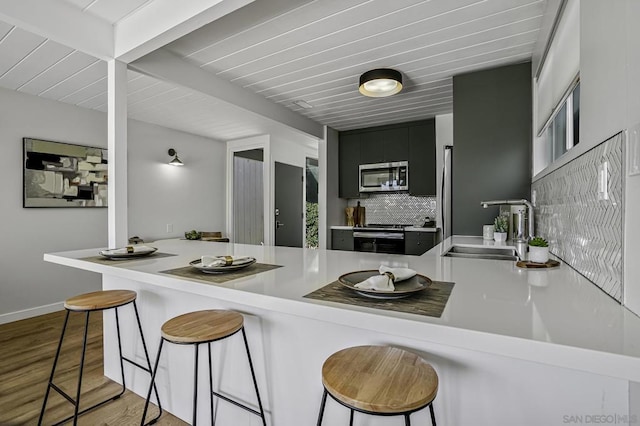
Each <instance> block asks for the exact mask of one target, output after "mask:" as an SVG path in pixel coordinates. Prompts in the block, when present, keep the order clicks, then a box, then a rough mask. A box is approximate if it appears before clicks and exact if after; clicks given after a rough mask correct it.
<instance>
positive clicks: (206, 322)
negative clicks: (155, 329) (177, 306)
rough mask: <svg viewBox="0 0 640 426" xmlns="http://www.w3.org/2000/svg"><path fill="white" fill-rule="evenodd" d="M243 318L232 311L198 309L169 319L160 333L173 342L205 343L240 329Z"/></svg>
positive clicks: (222, 337) (227, 335)
mask: <svg viewBox="0 0 640 426" xmlns="http://www.w3.org/2000/svg"><path fill="white" fill-rule="evenodd" d="M243 324H244V318H243V317H242V315H240V314H239V313H237V312H233V311H216V310H212V311H198V312H190V313H187V314H184V315H180V316H177V317H175V318H172V319H170V320H169V321H167V322H165V323H164V324H163V325H162V329H161V334H162V337H163V338H164V339H165V340H168V341H170V342H173V343H178V344H180V343H184V344H194V343H206V342H213V341H215V340H220V339H224V338H225V337H229V336H231V335H232V334H235V333H237V332H238V331H240V329H241V328H242V326H243Z"/></svg>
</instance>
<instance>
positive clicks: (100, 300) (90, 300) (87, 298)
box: [64, 290, 138, 312]
mask: <svg viewBox="0 0 640 426" xmlns="http://www.w3.org/2000/svg"><path fill="white" fill-rule="evenodd" d="M137 296H138V295H137V294H136V292H135V291H132V290H103V291H94V292H93V293H85V294H81V295H79V296H74V297H71V298H69V299H67V300H65V301H64V308H65V309H68V310H70V311H75V312H82V311H98V310H104V309H111V308H117V307H119V306H124V305H126V304H127V303H131V302H133V301H134V300H136V297H137Z"/></svg>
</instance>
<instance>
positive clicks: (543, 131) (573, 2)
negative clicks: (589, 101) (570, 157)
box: [533, 0, 580, 176]
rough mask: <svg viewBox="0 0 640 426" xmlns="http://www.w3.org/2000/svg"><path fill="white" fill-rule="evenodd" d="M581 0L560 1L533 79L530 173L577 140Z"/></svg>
mask: <svg viewBox="0 0 640 426" xmlns="http://www.w3.org/2000/svg"><path fill="white" fill-rule="evenodd" d="M579 74H580V1H579V0H566V1H563V3H562V5H561V7H560V10H559V13H558V16H557V17H556V21H555V22H554V25H553V28H552V30H551V33H550V36H549V40H548V43H547V46H546V49H545V52H544V54H543V57H542V58H541V61H540V64H539V65H538V68H537V69H536V75H535V79H534V129H535V132H534V133H535V134H534V141H533V175H534V176H535V175H537V174H538V173H540V172H541V171H542V170H544V169H545V168H547V167H548V166H550V165H552V163H554V162H555V161H556V160H557V159H558V158H560V157H562V156H563V155H564V154H565V153H566V152H567V151H569V150H570V149H571V148H572V147H574V146H575V145H577V144H578V143H579V141H580V131H579V126H580V81H579Z"/></svg>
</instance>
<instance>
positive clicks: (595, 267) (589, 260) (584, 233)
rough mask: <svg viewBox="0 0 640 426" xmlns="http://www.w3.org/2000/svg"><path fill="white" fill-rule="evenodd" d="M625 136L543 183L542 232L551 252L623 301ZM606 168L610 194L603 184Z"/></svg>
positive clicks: (538, 214)
mask: <svg viewBox="0 0 640 426" xmlns="http://www.w3.org/2000/svg"><path fill="white" fill-rule="evenodd" d="M622 146H623V145H622V134H621V133H619V134H617V135H615V136H613V137H612V138H610V139H609V140H607V141H605V142H603V143H601V144H600V145H598V146H596V147H595V148H593V149H591V150H590V151H588V152H586V153H585V154H583V155H581V156H580V157H578V158H576V159H575V160H573V161H571V162H569V163H567V164H565V165H564V166H562V167H560V168H559V169H557V170H555V171H553V172H552V173H550V174H548V175H546V176H544V177H543V178H541V179H539V180H537V181H536V182H534V183H533V185H532V188H531V189H532V191H535V192H536V206H535V207H536V210H535V219H536V233H537V234H538V235H541V236H543V237H545V238H547V239H548V240H549V247H550V251H551V252H552V253H553V254H555V255H557V256H558V257H560V258H561V259H562V260H564V261H565V262H567V263H568V264H569V265H571V266H572V267H573V268H574V269H576V270H577V271H578V272H580V273H581V274H582V275H584V276H585V277H586V278H588V279H589V280H590V281H592V282H593V283H594V284H596V285H597V286H598V287H600V288H601V289H602V290H604V291H605V292H606V293H608V294H609V295H610V296H611V297H613V298H615V299H616V300H618V301H621V300H622V293H623V282H622V259H623V256H622V242H623V241H622V236H623V219H622V218H623V212H624V206H623V199H622V194H623V185H624V182H623V174H622V173H623V164H624V162H623V151H622ZM604 163H606V164H607V166H606V170H607V174H608V192H607V194H606V195H605V194H604V193H603V192H601V191H600V190H601V189H602V188H600V187H599V186H600V185H599V182H600V178H601V175H602V173H603V166H602V165H603V164H604Z"/></svg>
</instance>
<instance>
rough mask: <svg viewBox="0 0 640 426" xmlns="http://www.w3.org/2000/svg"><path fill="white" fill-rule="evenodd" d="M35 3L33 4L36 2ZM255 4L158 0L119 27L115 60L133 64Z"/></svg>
mask: <svg viewBox="0 0 640 426" xmlns="http://www.w3.org/2000/svg"><path fill="white" fill-rule="evenodd" d="M32 1H33V0H32ZM253 2H254V0H189V1H186V2H179V4H178V3H176V1H175V0H155V1H152V2H150V3H149V4H147V5H146V6H144V7H143V8H141V9H140V10H138V11H137V12H135V13H133V14H131V15H130V16H128V17H126V18H124V19H122V20H121V21H118V22H117V23H116V25H115V27H114V28H115V55H114V56H115V57H116V59H118V60H119V61H122V62H126V63H129V62H132V61H134V60H136V59H138V58H140V57H142V56H144V55H146V54H148V53H150V52H153V51H154V50H156V49H159V48H161V47H162V46H164V45H166V44H168V43H171V42H172V41H174V40H177V39H178V38H180V37H182V36H184V35H186V34H188V33H190V32H192V31H195V30H196V29H198V28H200V27H202V26H203V25H206V24H208V23H210V22H213V21H215V20H216V19H219V18H221V17H223V16H225V15H227V14H229V13H231V12H233V11H234V10H237V9H240V8H241V7H243V6H246V5H247V4H250V3H253Z"/></svg>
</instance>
